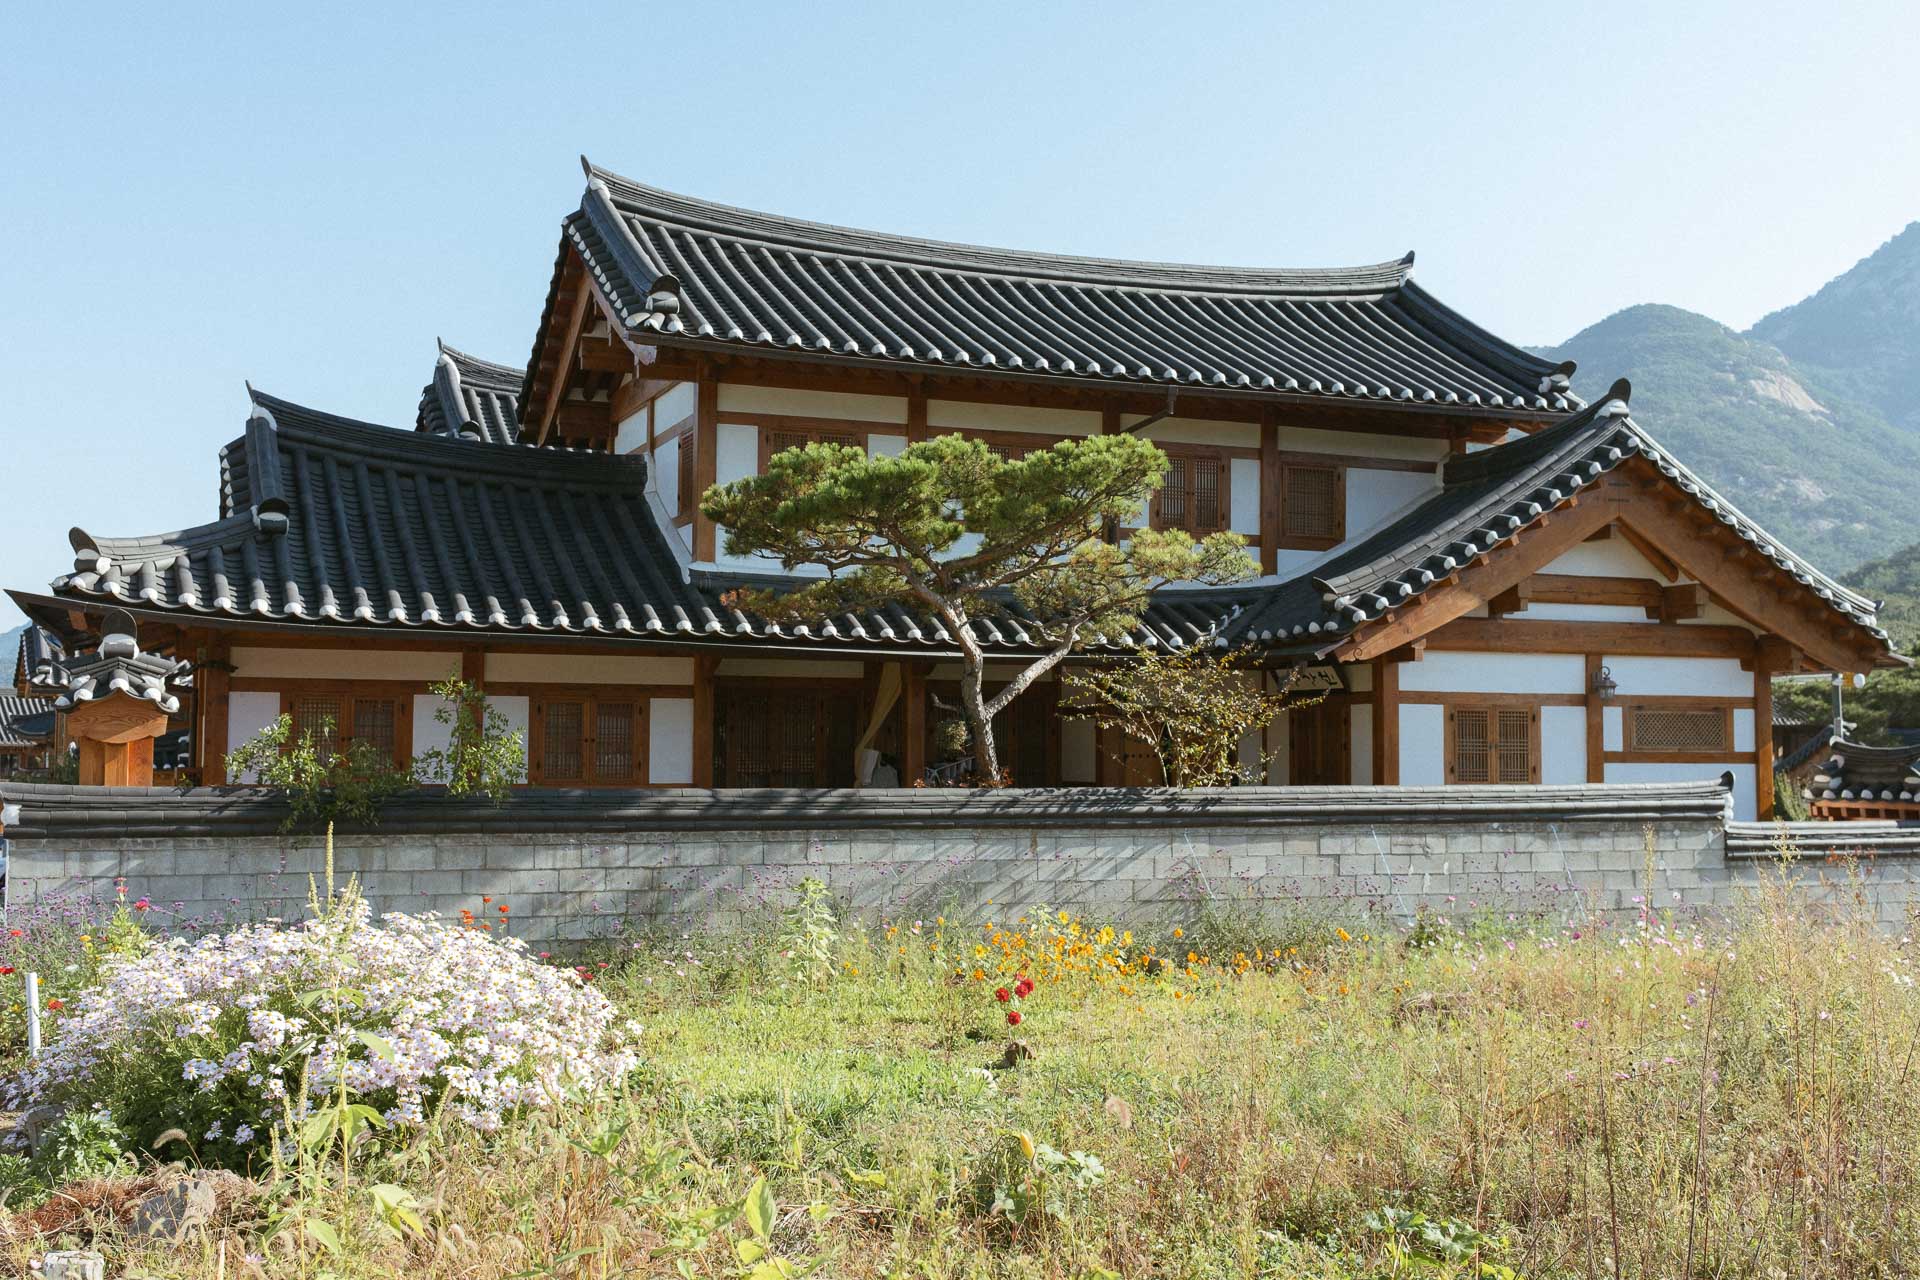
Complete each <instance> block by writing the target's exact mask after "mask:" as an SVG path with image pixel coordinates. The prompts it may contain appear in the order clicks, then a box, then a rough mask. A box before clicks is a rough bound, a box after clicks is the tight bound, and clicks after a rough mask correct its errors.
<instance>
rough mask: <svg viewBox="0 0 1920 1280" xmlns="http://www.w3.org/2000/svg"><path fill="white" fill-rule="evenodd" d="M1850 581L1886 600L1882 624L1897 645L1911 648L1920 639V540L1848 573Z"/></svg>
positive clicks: (1860, 588) (1882, 608)
mask: <svg viewBox="0 0 1920 1280" xmlns="http://www.w3.org/2000/svg"><path fill="white" fill-rule="evenodd" d="M1846 579H1847V585H1848V586H1850V587H1852V588H1854V589H1855V590H1856V591H1861V592H1864V593H1865V594H1867V595H1869V596H1872V597H1873V598H1874V599H1875V600H1881V601H1884V602H1885V603H1884V605H1883V606H1882V607H1881V610H1880V625H1881V626H1883V627H1885V628H1886V629H1887V631H1888V633H1889V634H1891V635H1892V636H1893V643H1894V645H1895V647H1897V648H1898V649H1900V650H1901V651H1902V652H1911V651H1912V649H1913V646H1914V644H1915V643H1916V642H1920V544H1915V545H1914V546H1911V547H1907V548H1905V549H1904V550H1901V551H1896V552H1894V553H1893V554H1892V555H1890V556H1887V557H1885V558H1884V559H1880V560H1873V561H1870V562H1868V563H1867V564H1863V565H1861V566H1860V567H1859V568H1857V569H1855V570H1853V571H1852V572H1851V573H1849V574H1847V576H1846Z"/></svg>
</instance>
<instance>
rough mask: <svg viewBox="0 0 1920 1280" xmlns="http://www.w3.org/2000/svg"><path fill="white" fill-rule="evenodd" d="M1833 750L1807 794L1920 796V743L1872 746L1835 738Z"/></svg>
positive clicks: (1859, 797) (1850, 797) (1821, 797)
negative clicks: (1914, 744)
mask: <svg viewBox="0 0 1920 1280" xmlns="http://www.w3.org/2000/svg"><path fill="white" fill-rule="evenodd" d="M1832 745H1833V754H1832V755H1830V756H1829V757H1827V762H1826V763H1825V764H1824V765H1822V766H1821V767H1820V771H1819V772H1818V773H1816V774H1814V775H1813V783H1812V785H1810V786H1809V787H1808V788H1807V790H1806V794H1807V796H1808V798H1809V799H1814V800H1904V801H1907V802H1908V803H1912V802H1914V801H1916V800H1920V746H1898V747H1869V746H1867V745H1865V744H1864V743H1859V742H1848V741H1847V740H1846V739H1844V738H1835V739H1834V740H1833V744H1832Z"/></svg>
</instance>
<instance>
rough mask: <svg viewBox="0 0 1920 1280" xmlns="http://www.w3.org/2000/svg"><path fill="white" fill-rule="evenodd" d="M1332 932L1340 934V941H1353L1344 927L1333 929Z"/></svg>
mask: <svg viewBox="0 0 1920 1280" xmlns="http://www.w3.org/2000/svg"><path fill="white" fill-rule="evenodd" d="M1334 932H1335V933H1337V934H1339V935H1340V941H1342V942H1352V941H1353V938H1352V936H1351V935H1350V934H1348V933H1347V931H1346V930H1345V929H1335V930H1334Z"/></svg>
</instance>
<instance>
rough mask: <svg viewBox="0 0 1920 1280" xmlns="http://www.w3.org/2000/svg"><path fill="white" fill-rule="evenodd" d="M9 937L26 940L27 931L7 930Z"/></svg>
mask: <svg viewBox="0 0 1920 1280" xmlns="http://www.w3.org/2000/svg"><path fill="white" fill-rule="evenodd" d="M7 936H9V937H13V938H24V937H26V936H27V931H26V930H25V929H9V930H7Z"/></svg>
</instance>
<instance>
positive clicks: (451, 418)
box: [414, 342, 527, 444]
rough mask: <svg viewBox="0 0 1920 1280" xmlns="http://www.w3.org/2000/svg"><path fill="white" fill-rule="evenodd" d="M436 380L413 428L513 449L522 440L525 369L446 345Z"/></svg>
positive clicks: (423, 394)
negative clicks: (504, 445)
mask: <svg viewBox="0 0 1920 1280" xmlns="http://www.w3.org/2000/svg"><path fill="white" fill-rule="evenodd" d="M439 346H440V357H439V359H438V360H436V361H435V362H434V366H433V380H432V381H431V382H429V383H427V385H426V386H425V387H423V388H422V389H421V391H420V409H419V412H418V413H417V414H416V415H415V417H414V429H415V430H417V431H427V432H431V433H433V434H434V435H442V436H454V437H457V438H461V439H468V440H484V441H486V442H487V443H488V444H513V443H514V442H515V441H517V440H518V439H519V438H520V384H521V382H522V381H524V380H525V379H526V376H527V374H526V370H524V369H515V368H512V367H510V366H508V365H504V364H495V363H493V362H492V361H491V360H482V359H480V357H478V356H470V355H468V354H467V353H466V352H464V351H456V350H455V349H454V348H452V347H450V346H448V345H447V344H446V343H444V342H442V343H440V344H439Z"/></svg>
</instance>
